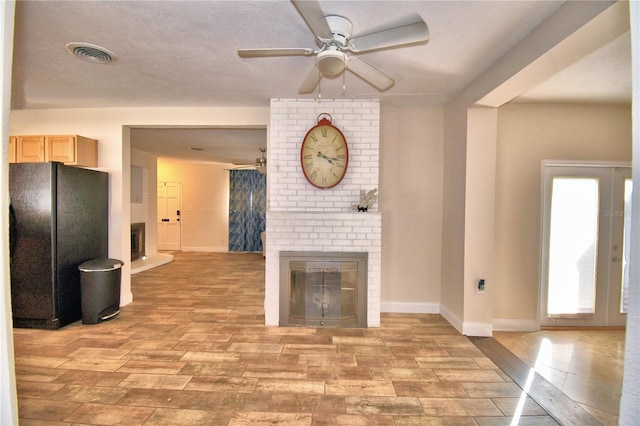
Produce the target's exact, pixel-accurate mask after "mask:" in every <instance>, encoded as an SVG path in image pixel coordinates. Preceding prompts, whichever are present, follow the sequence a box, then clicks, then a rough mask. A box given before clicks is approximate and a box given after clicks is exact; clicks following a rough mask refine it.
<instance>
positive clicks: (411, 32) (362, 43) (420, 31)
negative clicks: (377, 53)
mask: <svg viewBox="0 0 640 426" xmlns="http://www.w3.org/2000/svg"><path fill="white" fill-rule="evenodd" d="M427 40H429V27H428V26H427V24H426V23H425V22H424V20H423V19H422V18H421V17H420V16H419V15H418V16H416V17H415V18H414V19H412V20H411V21H410V23H407V24H404V25H399V26H395V27H391V28H387V29H385V30H380V31H376V32H374V33H370V34H364V35H361V36H359V37H354V38H352V39H351V40H350V41H349V48H350V50H351V51H352V52H367V51H369V50H376V49H384V48H388V47H398V46H403V45H406V44H412V43H420V42H425V41H427Z"/></svg>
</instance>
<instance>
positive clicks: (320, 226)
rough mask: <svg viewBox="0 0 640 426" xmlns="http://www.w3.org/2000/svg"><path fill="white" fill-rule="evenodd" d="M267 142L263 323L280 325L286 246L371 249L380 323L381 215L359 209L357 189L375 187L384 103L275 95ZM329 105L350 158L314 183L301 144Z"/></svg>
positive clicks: (374, 316)
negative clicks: (342, 169)
mask: <svg viewBox="0 0 640 426" xmlns="http://www.w3.org/2000/svg"><path fill="white" fill-rule="evenodd" d="M270 113H271V121H270V125H269V142H268V147H267V159H268V161H267V187H268V189H267V191H268V193H267V196H268V199H267V203H268V205H267V229H266V231H267V235H266V253H265V256H266V271H265V275H266V285H265V290H266V291H265V323H266V325H279V310H280V306H279V296H280V281H279V280H280V262H279V256H280V252H281V251H288V252H291V251H309V252H312V251H315V252H359V253H361V252H366V253H368V267H367V326H368V327H379V326H380V276H381V273H380V267H381V245H382V243H381V236H382V234H381V222H382V221H381V215H380V213H379V212H378V205H377V204H376V205H374V206H373V208H370V209H369V211H368V212H355V211H353V210H352V209H351V206H352V205H353V204H357V203H358V201H359V197H360V191H361V190H365V191H369V190H371V189H374V188H375V189H377V188H378V186H379V185H378V168H379V142H380V129H379V128H380V103H379V102H378V101H377V100H321V101H319V100H313V99H311V100H309V99H304V100H303V99H273V100H272V101H271V111H270ZM322 113H328V114H330V115H331V116H332V118H333V124H334V125H335V126H336V127H338V128H339V129H340V130H341V131H342V133H343V134H344V135H345V137H346V139H347V143H348V146H349V164H348V170H347V174H346V176H345V177H344V179H343V180H342V182H341V183H340V184H339V185H338V186H336V187H334V188H332V189H328V190H321V189H317V188H315V187H313V186H312V185H311V184H309V183H308V182H307V181H306V179H305V178H304V175H303V173H302V171H301V166H300V147H301V143H302V139H303V138H304V136H305V134H306V133H307V131H308V130H309V129H310V128H311V127H313V126H314V125H316V123H317V121H316V120H317V117H318V115H319V114H322Z"/></svg>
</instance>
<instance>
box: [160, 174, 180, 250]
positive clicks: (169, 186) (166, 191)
mask: <svg viewBox="0 0 640 426" xmlns="http://www.w3.org/2000/svg"><path fill="white" fill-rule="evenodd" d="M181 209H182V190H181V185H180V182H158V250H174V251H179V250H180V247H181V246H180V213H181Z"/></svg>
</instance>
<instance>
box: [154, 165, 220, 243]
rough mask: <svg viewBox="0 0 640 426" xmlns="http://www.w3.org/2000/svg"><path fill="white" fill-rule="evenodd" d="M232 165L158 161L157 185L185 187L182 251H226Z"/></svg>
mask: <svg viewBox="0 0 640 426" xmlns="http://www.w3.org/2000/svg"><path fill="white" fill-rule="evenodd" d="M230 166H231V165H230V164H214V163H209V164H206V163H193V162H182V161H175V160H168V159H164V158H160V159H158V181H164V182H180V183H181V187H182V215H181V219H180V224H181V227H182V230H181V231H182V241H181V244H182V251H227V250H228V247H229V172H228V169H229V167H230Z"/></svg>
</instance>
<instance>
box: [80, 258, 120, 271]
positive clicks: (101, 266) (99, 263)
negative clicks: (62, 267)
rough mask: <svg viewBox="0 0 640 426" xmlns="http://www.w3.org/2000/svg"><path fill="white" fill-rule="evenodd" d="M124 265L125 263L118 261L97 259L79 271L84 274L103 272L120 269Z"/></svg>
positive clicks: (90, 261) (83, 265)
mask: <svg viewBox="0 0 640 426" xmlns="http://www.w3.org/2000/svg"><path fill="white" fill-rule="evenodd" d="M122 265H124V262H123V261H121V260H118V259H95V260H89V261H86V262H84V263H83V264H81V265H80V266H78V269H80V270H81V271H82V272H103V271H113V270H116V269H120V268H122Z"/></svg>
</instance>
